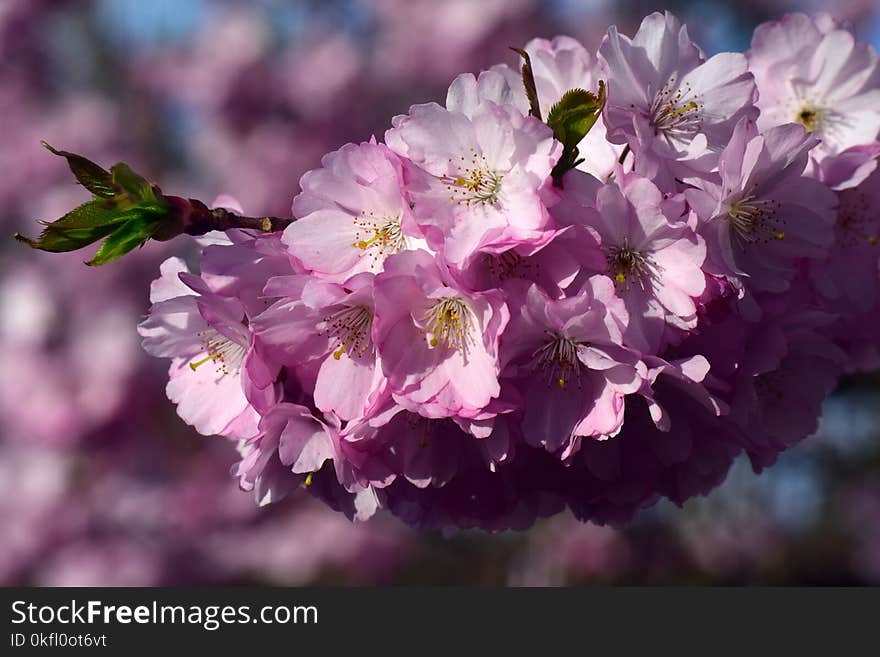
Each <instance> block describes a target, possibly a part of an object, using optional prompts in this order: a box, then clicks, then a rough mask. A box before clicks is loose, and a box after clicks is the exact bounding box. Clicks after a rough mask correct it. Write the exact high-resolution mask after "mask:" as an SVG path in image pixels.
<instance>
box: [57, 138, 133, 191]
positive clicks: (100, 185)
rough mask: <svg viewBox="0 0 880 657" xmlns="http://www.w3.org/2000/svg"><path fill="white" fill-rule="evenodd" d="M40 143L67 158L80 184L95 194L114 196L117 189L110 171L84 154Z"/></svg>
mask: <svg viewBox="0 0 880 657" xmlns="http://www.w3.org/2000/svg"><path fill="white" fill-rule="evenodd" d="M40 143H41V144H42V145H43V147H44V148H46V149H47V150H48V151H50V152H51V153H54V154H55V155H58V156H60V157H63V158H65V159H66V160H67V166H69V167H70V170H71V171H72V172H73V175H74V176H76V179H77V181H78V182H79V184H80V185H82V186H83V187H85V188H86V189H87V190H89V191H90V192H91V193H92V194H94V195H95V196H100V197H103V198H112V197H113V195H114V194H115V193H116V190H114V189H113V182H112V179H111V176H110V172H109V171H105V170H104V169H103V168H101V167H100V166H98V165H97V164H95V163H94V162H92V161H91V160H89V159H87V158H85V157H83V156H82V155H77V154H76V153H70V152H68V151H59V150H57V149H55V148H53V147H52V146H50V145H49V144H47V143H46V142H45V141H42V142H40Z"/></svg>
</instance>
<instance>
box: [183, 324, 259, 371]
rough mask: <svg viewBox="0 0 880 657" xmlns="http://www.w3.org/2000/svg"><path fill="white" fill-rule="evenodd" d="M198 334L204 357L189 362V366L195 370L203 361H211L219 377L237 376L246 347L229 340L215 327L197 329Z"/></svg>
mask: <svg viewBox="0 0 880 657" xmlns="http://www.w3.org/2000/svg"><path fill="white" fill-rule="evenodd" d="M198 336H199V338H200V339H201V341H202V345H203V347H204V351H205V356H204V358H202V359H200V360H197V361H195V362H192V361H191V362H190V363H189V368H190V369H191V370H192V371H193V372H195V371H196V370H197V369H199V368H200V367H201V366H202V365H204V364H205V363H208V362H209V361H210V362H213V363H214V368H215V369H216V371H217V372H218V373H219V374H220V376H221V377H224V376H226V375H227V374H232V375H233V376H238V373H239V372H240V371H241V364H242V362H243V361H244V357H245V355H246V354H247V347H243V346H242V345H240V344H239V343H238V342H235V341H234V340H230V339H229V338H227V337H226V336H225V335H223V334H222V333H220V332H219V331H217V330H216V329H206V330H204V331H199V332H198Z"/></svg>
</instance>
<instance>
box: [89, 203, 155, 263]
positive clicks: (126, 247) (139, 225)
mask: <svg viewBox="0 0 880 657" xmlns="http://www.w3.org/2000/svg"><path fill="white" fill-rule="evenodd" d="M163 217H164V214H162V213H159V214H156V213H155V212H151V211H147V210H146V209H145V208H143V207H139V208H137V212H136V213H135V214H134V216H131V217H130V218H129V219H128V220H127V221H125V222H124V223H123V224H121V225H120V226H119V227H118V228H117V229H116V230H114V231H113V232H112V233H110V235H109V236H108V237H107V239H105V240H104V242H103V243H102V244H101V247H100V248H99V249H98V252H97V253H95V257H94V258H92V259H91V260H89V261H87V262H86V264H87V265H89V266H91V267H95V266H98V265H106V264H107V263H108V262H113V261H114V260H117V259H119V258H121V257H122V256H124V255H125V254H126V253H128V252H129V251H131V250H132V249H134V248H136V247H139V246H143V245H144V244H145V243H146V241H147V240H148V239H150V238H151V237H152V236H153V234H154V233H155V232H156V231H157V230H158V229H159V228H160V227H161V225H162V219H163Z"/></svg>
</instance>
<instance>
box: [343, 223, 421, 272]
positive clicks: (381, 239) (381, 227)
mask: <svg viewBox="0 0 880 657" xmlns="http://www.w3.org/2000/svg"><path fill="white" fill-rule="evenodd" d="M354 225H355V234H354V242H352V246H353V247H355V248H357V249H360V250H361V251H363V252H364V254H369V255H371V256H372V258H373V262H372V264H371V267H375V266H377V265H379V264H381V263H382V262H383V261H384V260H385V258H387V257H388V256H390V255H392V254H394V253H397V252H398V251H400V250H402V249H405V248H407V242H406V235H404V234H403V229H402V228H401V226H400V215H397V216H390V215H386V216H384V217H382V218H376V217H375V216H374V215H373V213H372V212H369V213H367V211H366V210H362V211H361V213H360V215H359V216H357V217H355V218H354Z"/></svg>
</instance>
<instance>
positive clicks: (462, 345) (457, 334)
mask: <svg viewBox="0 0 880 657" xmlns="http://www.w3.org/2000/svg"><path fill="white" fill-rule="evenodd" d="M424 323H425V327H424V330H425V333H427V334H428V335H429V336H430V338H429V340H428V344H430V345H431V346H432V347H437V346H440V345H445V346H446V348H447V349H457V350H459V351H461V352H462V353H464V352H466V351H467V347H468V343H469V342H470V341H471V339H472V338H471V334H470V333H471V311H470V308H468V307H467V304H466V303H465V302H464V301H463V300H462V299H460V298H459V297H443V298H442V299H438V300H437V301H436V302H435V303H434V304H433V305H432V306H431V307H430V308H428V310H426V311H425V315H424Z"/></svg>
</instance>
